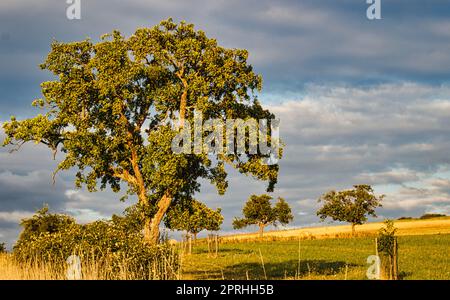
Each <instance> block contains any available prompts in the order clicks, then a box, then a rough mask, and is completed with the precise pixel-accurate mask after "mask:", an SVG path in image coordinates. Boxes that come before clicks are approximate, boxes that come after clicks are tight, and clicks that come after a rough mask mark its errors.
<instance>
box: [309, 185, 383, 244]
mask: <svg viewBox="0 0 450 300" xmlns="http://www.w3.org/2000/svg"><path fill="white" fill-rule="evenodd" d="M383 198H384V195H381V196H379V197H377V196H375V194H374V192H373V189H372V187H371V186H370V185H355V186H354V189H352V190H344V191H340V192H336V191H330V192H328V193H326V194H324V195H323V196H321V197H320V198H319V202H323V203H324V204H323V206H322V208H320V209H319V210H318V211H317V215H318V216H319V217H320V218H321V219H322V220H325V219H326V218H328V217H329V218H331V219H333V221H343V222H349V223H351V225H352V235H354V234H355V226H356V225H361V224H364V223H365V222H366V221H367V216H372V217H377V215H376V213H375V209H376V208H377V207H381V201H382V200H383Z"/></svg>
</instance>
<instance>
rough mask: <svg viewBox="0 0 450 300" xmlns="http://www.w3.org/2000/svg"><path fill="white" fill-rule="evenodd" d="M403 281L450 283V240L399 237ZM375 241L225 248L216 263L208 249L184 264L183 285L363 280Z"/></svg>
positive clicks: (275, 243)
mask: <svg viewBox="0 0 450 300" xmlns="http://www.w3.org/2000/svg"><path fill="white" fill-rule="evenodd" d="M398 243H399V271H400V274H401V277H402V279H447V280H448V279H450V255H449V254H450V234H444V235H439V234H437V235H422V236H420V235H417V236H400V237H399V238H398ZM373 254H375V242H374V239H373V238H369V237H365V238H339V239H318V240H302V241H300V242H299V241H297V242H296V241H272V242H252V243H249V242H246V243H226V244H222V245H220V251H219V254H218V256H217V258H214V257H213V256H212V255H208V251H207V247H206V246H205V245H198V246H196V247H194V250H193V254H191V255H188V256H185V258H184V261H183V279H222V278H225V279H247V278H248V279H265V278H268V279H341V280H343V279H365V278H366V271H367V268H368V267H369V265H368V264H367V263H366V260H367V257H368V256H369V255H373Z"/></svg>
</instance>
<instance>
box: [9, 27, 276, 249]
mask: <svg viewBox="0 0 450 300" xmlns="http://www.w3.org/2000/svg"><path fill="white" fill-rule="evenodd" d="M247 57H248V53H247V51H246V50H240V49H227V48H224V47H221V46H219V45H218V44H217V41H216V40H215V39H211V38H208V37H207V36H206V35H205V33H204V32H202V31H196V30H195V29H194V26H193V25H192V24H187V23H185V22H181V23H178V24H177V23H174V22H173V21H172V20H171V19H168V20H165V21H162V22H161V23H160V24H159V25H157V26H154V27H152V28H140V29H138V30H137V31H136V32H135V33H134V34H133V35H132V36H131V37H129V38H125V37H124V36H122V35H121V34H120V33H119V32H118V31H114V32H113V33H112V34H109V35H105V36H103V37H102V39H101V41H99V42H97V43H94V42H93V41H91V40H84V41H80V42H70V43H62V42H53V43H52V45H51V52H50V53H49V55H48V57H47V59H46V61H45V62H44V63H43V64H42V66H41V67H42V68H43V69H47V70H49V71H51V72H52V73H53V74H54V75H55V79H54V80H52V81H47V82H44V83H42V85H41V87H42V94H43V97H42V99H37V100H35V101H34V102H33V104H34V105H35V106H37V107H39V108H41V109H42V110H43V113H42V114H39V115H37V116H36V117H34V118H31V119H25V120H21V121H19V120H16V118H14V117H11V121H10V122H7V123H5V124H4V126H3V127H4V129H5V132H6V135H7V138H6V140H5V141H4V145H10V144H12V145H16V146H20V145H21V144H23V143H25V142H29V141H33V142H36V143H42V144H45V145H47V146H48V147H49V148H50V149H51V150H52V151H53V152H54V153H56V152H57V151H61V152H62V153H63V154H64V156H63V157H64V158H63V160H62V162H61V163H59V165H58V167H57V169H56V171H55V172H57V171H59V170H67V169H70V168H73V167H75V168H77V169H78V172H77V176H76V185H77V186H78V187H81V186H82V185H86V186H87V188H88V189H89V191H95V190H96V189H97V188H98V187H100V188H101V189H104V188H106V187H107V186H110V187H111V188H112V190H113V191H115V192H118V191H119V190H120V188H121V183H122V182H123V183H125V184H126V186H127V194H126V195H130V194H135V195H137V198H138V199H139V201H138V203H139V207H140V210H141V213H142V215H143V219H144V224H143V228H144V240H145V241H147V242H149V243H157V241H158V236H159V225H160V223H161V220H162V219H163V217H164V215H165V214H166V212H167V210H168V209H169V207H170V206H173V205H177V204H178V203H180V202H181V201H186V200H189V199H191V196H192V195H193V194H194V193H195V192H196V191H199V187H200V184H199V180H200V179H201V178H204V179H207V180H209V181H210V182H211V183H212V184H215V185H216V187H217V189H218V192H219V193H220V194H223V193H224V192H225V190H226V188H227V180H226V176H227V172H226V169H225V165H226V164H228V165H230V166H232V167H234V168H236V169H238V170H239V171H240V172H241V173H244V174H251V175H253V176H255V177H256V178H257V179H259V180H265V181H267V182H268V190H269V191H271V190H273V188H274V185H275V183H276V181H277V175H278V165H276V164H274V165H266V164H264V163H263V161H262V158H263V157H266V155H265V154H264V153H261V152H258V153H257V154H244V155H237V154H230V155H228V154H226V155H225V154H221V153H213V154H214V155H207V154H174V153H173V152H172V151H171V142H172V139H173V138H174V137H175V136H176V134H177V133H178V132H179V130H181V129H182V128H183V126H184V124H185V122H186V120H188V121H192V120H193V115H194V110H198V111H201V112H202V113H203V116H204V118H205V119H207V118H221V119H223V120H225V119H230V118H233V119H236V118H241V119H248V118H257V119H271V118H274V116H273V115H272V114H271V113H270V112H269V111H267V110H265V109H263V108H262V107H261V105H260V104H259V102H258V100H257V96H256V92H258V91H259V90H260V89H261V86H262V80H261V77H260V76H258V75H257V74H255V73H254V71H253V69H252V66H251V65H249V64H248V63H247ZM173 123H178V125H179V126H178V127H177V128H174V126H172V125H171V124H173Z"/></svg>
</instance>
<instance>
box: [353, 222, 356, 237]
mask: <svg viewBox="0 0 450 300" xmlns="http://www.w3.org/2000/svg"><path fill="white" fill-rule="evenodd" d="M355 226H356V224H353V223H352V237H354V236H355V233H356V230H355Z"/></svg>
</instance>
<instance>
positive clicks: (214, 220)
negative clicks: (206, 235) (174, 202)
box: [165, 200, 223, 240]
mask: <svg viewBox="0 0 450 300" xmlns="http://www.w3.org/2000/svg"><path fill="white" fill-rule="evenodd" d="M222 223H223V216H222V214H221V209H220V208H218V209H217V210H212V209H211V208H209V207H208V206H206V205H205V204H203V203H201V202H198V201H196V200H192V201H191V203H190V205H189V206H186V207H184V208H182V207H181V206H179V207H175V208H174V209H172V210H170V211H169V212H168V213H167V215H166V218H165V225H166V227H167V228H169V229H172V230H184V231H186V232H188V233H190V234H192V235H193V236H194V240H196V239H197V234H198V233H199V232H200V231H202V230H208V231H218V230H220V226H221V225H222Z"/></svg>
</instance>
